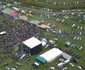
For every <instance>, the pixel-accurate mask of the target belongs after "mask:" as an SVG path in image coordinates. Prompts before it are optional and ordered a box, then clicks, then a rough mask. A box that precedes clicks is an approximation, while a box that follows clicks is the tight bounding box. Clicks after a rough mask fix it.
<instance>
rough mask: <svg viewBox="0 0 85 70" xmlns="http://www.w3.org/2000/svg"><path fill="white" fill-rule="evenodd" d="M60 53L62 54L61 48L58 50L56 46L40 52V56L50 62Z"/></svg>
mask: <svg viewBox="0 0 85 70" xmlns="http://www.w3.org/2000/svg"><path fill="white" fill-rule="evenodd" d="M61 54H62V51H61V50H59V49H57V48H53V49H51V50H49V51H47V52H45V53H43V54H41V55H40V57H42V58H43V59H45V60H46V61H47V62H52V61H53V60H55V59H56V58H57V57H58V56H60V55H61Z"/></svg>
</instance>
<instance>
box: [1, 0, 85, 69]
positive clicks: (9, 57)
mask: <svg viewBox="0 0 85 70" xmlns="http://www.w3.org/2000/svg"><path fill="white" fill-rule="evenodd" d="M17 1H21V0H17ZM52 1H56V0H52ZM61 1H62V0H57V2H61ZM64 1H66V2H73V1H74V0H69V1H68V0H63V2H64ZM75 1H81V0H75ZM82 1H84V0H82ZM22 2H23V3H25V4H30V5H35V6H41V7H48V8H52V9H56V10H61V9H72V8H77V9H80V8H82V9H85V4H82V5H81V4H80V5H69V6H67V5H66V6H64V5H60V6H55V7H54V6H53V5H50V4H47V3H41V2H40V3H39V2H36V3H35V2H33V1H31V0H28V1H27V0H25V1H24V0H22ZM17 7H21V6H19V5H17ZM22 8H23V9H26V10H34V11H39V12H41V13H42V14H43V16H42V17H40V16H38V15H33V17H28V19H29V20H39V21H42V20H44V21H46V22H48V23H51V24H52V25H55V26H56V28H57V29H58V30H62V31H70V32H71V31H75V32H84V35H82V36H81V35H78V34H72V33H70V34H69V35H68V38H65V37H64V38H59V35H60V34H53V33H52V32H46V30H43V29H40V30H41V32H42V34H43V35H42V36H41V37H45V38H47V39H48V40H53V39H54V38H59V40H58V42H57V43H55V44H56V45H57V48H62V49H65V48H68V49H72V50H73V52H75V53H76V54H78V55H80V57H81V58H79V59H78V60H79V63H75V62H73V60H71V62H72V63H73V64H74V65H75V66H74V67H71V66H70V65H69V64H67V65H64V66H63V67H68V70H72V69H74V70H79V69H78V68H77V66H78V65H83V66H85V61H84V60H83V59H84V58H85V53H84V51H85V30H84V29H82V30H80V29H75V28H72V24H76V25H78V26H82V27H85V23H84V24H82V23H80V22H78V21H76V20H71V19H70V18H72V17H74V18H76V19H78V20H82V18H81V17H82V16H83V15H84V14H85V12H84V13H83V14H82V15H81V16H80V17H78V16H77V15H76V16H72V15H70V14H71V13H72V12H67V13H66V15H67V16H69V18H68V19H65V18H64V16H61V17H59V15H60V14H62V12H60V11H57V12H55V13H56V18H59V19H64V20H65V22H66V23H69V25H65V24H63V23H58V22H57V21H55V20H53V19H49V18H48V17H47V16H44V13H46V14H49V13H50V14H53V13H54V12H48V11H43V10H37V9H31V8H28V7H22ZM75 12H76V13H79V12H78V11H75ZM81 12H82V11H81ZM4 19H5V17H4V16H2V15H0V22H1V23H2V21H3V20H4ZM82 21H83V22H85V20H82ZM3 22H6V21H3ZM13 24H15V25H17V24H16V22H13ZM19 24H21V23H20V22H19ZM23 24H24V23H23ZM4 25H7V24H5V23H4ZM7 26H8V27H9V25H7ZM7 30H8V29H7ZM10 31H11V30H9V31H8V33H10ZM12 33H13V32H12ZM64 35H65V36H66V34H64ZM74 35H75V36H81V37H82V40H73V39H72V36H74ZM41 37H39V38H41ZM1 38H2V36H1V37H0V39H1ZM66 41H70V42H71V43H74V44H76V45H78V46H82V47H83V49H82V50H78V49H76V48H73V47H70V46H69V47H66V46H64V44H65V42H66ZM5 47H6V46H5ZM5 47H4V48H5ZM51 48H52V47H51V46H50V47H48V48H44V47H43V50H42V51H41V52H40V53H39V54H37V55H34V56H29V54H28V53H26V54H27V56H29V57H30V60H29V61H27V62H26V61H24V60H20V59H17V60H15V59H13V57H14V56H15V53H16V52H14V51H12V53H10V54H9V53H0V70H5V67H10V68H12V67H14V66H15V65H16V62H19V63H20V64H21V65H17V66H18V69H17V70H48V68H49V67H51V66H53V67H55V68H56V70H62V69H58V68H57V67H56V63H58V62H59V58H57V59H56V60H54V61H53V62H51V63H47V64H46V66H45V65H42V64H41V65H40V67H39V68H35V67H33V66H32V64H33V62H35V61H36V60H35V58H36V56H38V55H40V54H42V53H44V52H46V51H48V50H49V49H51ZM19 53H21V50H20V51H19ZM24 53H25V52H24ZM69 55H71V54H69ZM5 63H8V65H7V66H5ZM83 70H84V69H83Z"/></svg>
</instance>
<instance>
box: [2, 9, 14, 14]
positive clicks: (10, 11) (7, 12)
mask: <svg viewBox="0 0 85 70" xmlns="http://www.w3.org/2000/svg"><path fill="white" fill-rule="evenodd" d="M2 12H3V13H5V14H10V13H13V12H15V11H14V10H12V9H10V8H6V9H4V10H2Z"/></svg>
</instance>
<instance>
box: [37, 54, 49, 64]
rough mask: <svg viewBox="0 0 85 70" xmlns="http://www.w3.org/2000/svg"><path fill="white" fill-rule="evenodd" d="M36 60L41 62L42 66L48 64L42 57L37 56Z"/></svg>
mask: <svg viewBox="0 0 85 70" xmlns="http://www.w3.org/2000/svg"><path fill="white" fill-rule="evenodd" d="M36 60H37V61H39V62H40V63H42V64H45V63H46V62H47V61H46V60H45V59H43V58H42V57H40V56H37V57H36Z"/></svg>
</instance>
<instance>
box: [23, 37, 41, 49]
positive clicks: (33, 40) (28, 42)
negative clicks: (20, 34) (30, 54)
mask: <svg viewBox="0 0 85 70" xmlns="http://www.w3.org/2000/svg"><path fill="white" fill-rule="evenodd" d="M23 44H25V45H26V46H27V47H29V48H34V47H36V46H37V45H39V44H41V41H39V40H38V39H37V38H35V37H31V38H29V39H27V40H26V41H24V42H23Z"/></svg>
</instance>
